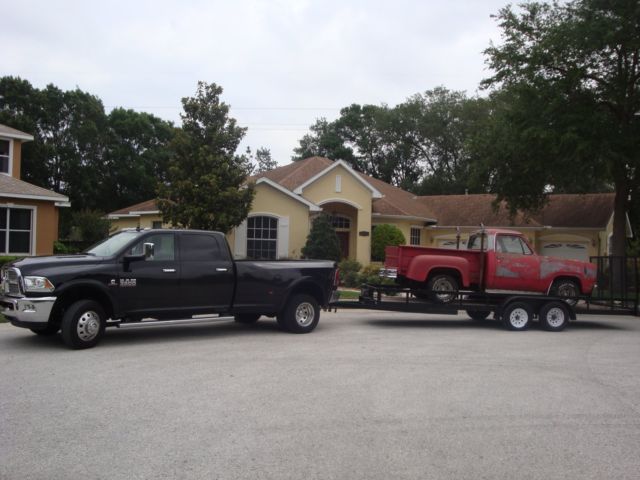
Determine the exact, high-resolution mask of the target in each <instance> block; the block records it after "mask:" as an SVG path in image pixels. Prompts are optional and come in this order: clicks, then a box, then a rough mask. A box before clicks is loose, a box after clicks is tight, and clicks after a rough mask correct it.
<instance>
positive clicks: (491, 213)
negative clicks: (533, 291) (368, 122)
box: [109, 157, 613, 265]
mask: <svg viewBox="0 0 640 480" xmlns="http://www.w3.org/2000/svg"><path fill="white" fill-rule="evenodd" d="M248 180H249V181H250V182H254V183H255V198H254V201H253V205H252V209H251V212H250V214H249V217H248V218H247V219H246V220H245V221H244V222H242V224H241V225H240V226H238V227H237V228H235V229H233V230H232V231H231V232H229V233H228V234H227V238H228V240H229V244H230V245H231V248H232V250H233V252H234V254H235V256H236V257H238V258H245V257H249V258H300V255H301V253H300V252H301V250H302V247H303V246H304V244H305V242H306V238H307V235H308V233H309V229H310V225H311V221H312V220H313V218H314V217H315V216H316V215H318V214H320V213H321V212H325V213H327V214H329V216H330V218H331V222H332V224H333V226H334V228H335V230H336V233H337V235H338V238H339V240H340V246H341V250H342V252H343V255H344V256H345V257H348V258H352V259H355V260H358V261H359V262H360V263H362V264H363V265H367V264H369V263H370V261H371V260H370V256H371V233H372V231H373V230H374V229H375V228H376V226H377V225H380V224H393V225H396V226H397V227H398V228H399V229H400V230H401V231H402V233H403V234H404V236H405V238H406V240H407V243H409V244H412V245H423V246H439V247H445V248H446V247H449V248H452V247H453V248H455V247H456V245H458V244H460V245H464V243H465V241H466V239H467V238H468V233H469V232H470V231H471V230H475V229H478V228H479V226H480V224H481V223H482V224H484V225H486V226H492V227H506V228H513V229H515V230H519V231H522V232H525V234H526V235H527V237H528V238H529V239H530V240H531V242H532V244H533V245H534V246H536V247H537V248H538V249H540V248H542V252H543V253H551V252H553V253H554V254H556V255H558V256H565V257H573V258H583V257H585V256H587V257H588V256H590V255H597V254H606V253H605V252H606V251H607V245H608V243H609V234H610V232H611V224H612V214H613V196H612V194H591V195H552V196H551V200H550V203H549V205H548V206H547V207H546V208H545V209H544V210H543V211H542V212H541V213H540V214H539V215H535V216H531V217H528V216H526V215H524V214H522V213H518V214H517V215H516V216H515V217H514V218H511V217H510V216H509V215H508V211H507V209H506V207H505V206H504V205H501V206H500V208H499V209H498V210H497V211H496V210H494V209H493V205H492V204H493V201H494V199H495V197H494V196H493V195H449V196H423V197H417V196H415V195H413V194H412V193H409V192H407V191H404V190H402V189H400V188H397V187H394V186H392V185H389V184H388V183H385V182H383V181H380V180H377V179H375V178H372V177H370V176H368V175H364V174H362V173H359V172H356V171H355V170H353V169H352V168H351V167H350V166H349V165H348V164H347V163H345V162H343V161H341V160H339V161H332V160H330V159H328V158H323V157H311V158H307V159H305V160H301V161H298V162H294V163H291V164H289V165H285V166H282V167H279V168H276V169H274V170H271V171H268V172H264V173H262V174H259V175H256V176H253V177H250V178H249V179H248ZM109 218H110V219H111V220H112V222H113V226H114V229H119V228H124V227H136V226H139V227H154V226H160V225H161V221H162V219H161V216H160V212H159V211H158V208H157V206H156V204H155V202H154V201H148V202H143V203H141V204H138V205H134V206H131V207H127V208H124V209H121V210H118V211H116V212H112V213H110V214H109Z"/></svg>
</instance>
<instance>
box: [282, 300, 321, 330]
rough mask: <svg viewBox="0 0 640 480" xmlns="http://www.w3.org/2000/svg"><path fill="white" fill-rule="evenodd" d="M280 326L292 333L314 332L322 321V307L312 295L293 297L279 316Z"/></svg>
mask: <svg viewBox="0 0 640 480" xmlns="http://www.w3.org/2000/svg"><path fill="white" fill-rule="evenodd" d="M277 320H278V325H280V327H281V328H282V329H283V330H286V331H287V332H291V333H309V332H312V331H313V329H314V328H316V325H318V321H319V320H320V307H319V306H318V302H317V300H316V299H315V298H313V297H312V296H311V295H307V294H297V295H293V296H292V297H291V298H290V299H289V301H288V302H287V305H286V306H285V307H284V310H283V311H282V312H280V313H279V314H278V319H277Z"/></svg>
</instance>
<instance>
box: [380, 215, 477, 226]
mask: <svg viewBox="0 0 640 480" xmlns="http://www.w3.org/2000/svg"><path fill="white" fill-rule="evenodd" d="M385 218H389V219H391V220H410V221H415V220H417V221H419V222H429V223H430V222H435V221H436V220H435V218H427V217H415V216H412V215H385V214H382V213H372V214H371V220H374V219H375V220H378V219H380V220H383V219H385ZM425 227H426V225H425ZM453 228H455V227H453ZM475 228H476V229H477V228H479V227H475Z"/></svg>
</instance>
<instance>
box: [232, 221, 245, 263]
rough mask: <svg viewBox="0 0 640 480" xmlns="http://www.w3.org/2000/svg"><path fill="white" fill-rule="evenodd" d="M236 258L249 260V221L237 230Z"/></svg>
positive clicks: (234, 254) (234, 251) (235, 240)
mask: <svg viewBox="0 0 640 480" xmlns="http://www.w3.org/2000/svg"><path fill="white" fill-rule="evenodd" d="M233 256H234V258H247V219H246V218H245V219H244V220H243V221H242V223H241V224H240V225H238V226H237V227H236V228H235V235H234V240H233Z"/></svg>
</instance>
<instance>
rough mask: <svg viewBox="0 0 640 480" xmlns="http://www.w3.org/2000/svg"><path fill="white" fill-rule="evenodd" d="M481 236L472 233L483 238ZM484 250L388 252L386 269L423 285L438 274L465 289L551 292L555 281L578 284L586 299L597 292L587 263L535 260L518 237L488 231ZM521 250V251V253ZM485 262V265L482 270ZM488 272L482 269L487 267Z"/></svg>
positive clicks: (410, 248)
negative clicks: (453, 275)
mask: <svg viewBox="0 0 640 480" xmlns="http://www.w3.org/2000/svg"><path fill="white" fill-rule="evenodd" d="M480 233H481V232H474V234H472V238H473V235H476V236H477V235H479V234H480ZM484 234H485V235H486V239H485V243H486V245H485V250H484V251H482V252H481V251H480V250H479V248H478V249H477V250H449V249H443V248H425V247H415V246H401V247H387V249H386V252H385V253H386V256H385V267H386V268H395V269H397V271H398V277H399V278H400V279H401V280H402V279H408V280H413V281H416V282H424V281H426V280H427V279H428V278H429V274H430V273H431V272H432V271H434V270H436V269H437V270H449V271H452V272H455V273H457V274H458V276H459V277H460V279H461V281H462V287H463V288H471V289H474V288H480V286H481V284H482V285H483V286H484V288H485V289H487V290H509V291H523V292H535V293H547V292H548V291H549V289H550V288H551V285H552V284H553V282H554V281H555V280H556V279H559V278H571V279H574V280H575V281H576V282H577V283H578V285H579V286H580V289H581V291H582V294H584V295H588V294H590V293H591V291H592V290H593V286H594V284H595V280H596V266H595V265H594V264H592V263H588V262H580V261H577V260H566V259H562V258H554V257H545V256H541V255H537V254H536V253H535V251H534V250H533V248H531V245H529V242H528V241H527V239H526V238H525V237H524V235H522V234H521V233H519V232H515V231H511V230H498V229H488V230H484ZM518 250H519V252H520V253H519V252H518ZM483 261H484V266H483ZM483 267H484V268H483ZM481 270H484V278H483V279H482V280H483V282H481V281H480V280H481V279H480V275H481Z"/></svg>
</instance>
